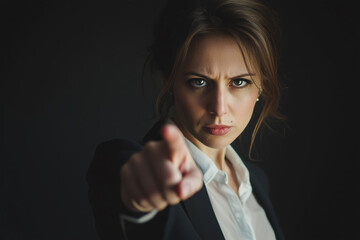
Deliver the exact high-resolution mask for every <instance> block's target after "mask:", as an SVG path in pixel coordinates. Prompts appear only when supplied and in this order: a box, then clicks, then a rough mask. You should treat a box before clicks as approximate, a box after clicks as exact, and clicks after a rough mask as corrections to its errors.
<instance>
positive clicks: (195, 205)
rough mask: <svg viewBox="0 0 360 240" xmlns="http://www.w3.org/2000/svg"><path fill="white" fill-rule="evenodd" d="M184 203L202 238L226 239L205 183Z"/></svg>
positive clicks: (210, 239)
mask: <svg viewBox="0 0 360 240" xmlns="http://www.w3.org/2000/svg"><path fill="white" fill-rule="evenodd" d="M182 204H183V207H184V209H185V212H186V214H187V215H188V217H189V219H190V221H191V222H192V224H193V226H194V228H195V230H196V231H197V233H198V234H199V235H200V237H201V239H209V240H212V239H213V240H221V239H225V238H224V236H223V234H222V231H221V229H220V226H219V223H218V221H217V219H216V216H215V213H214V210H213V208H212V206H211V203H210V199H209V195H208V193H207V190H206V187H205V185H204V186H203V187H202V189H201V190H200V191H199V192H197V193H196V194H194V195H193V196H192V197H191V198H189V199H187V200H185V201H183V202H182Z"/></svg>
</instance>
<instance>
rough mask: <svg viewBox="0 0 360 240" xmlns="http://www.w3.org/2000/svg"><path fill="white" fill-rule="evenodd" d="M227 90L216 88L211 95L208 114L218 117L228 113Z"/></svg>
mask: <svg viewBox="0 0 360 240" xmlns="http://www.w3.org/2000/svg"><path fill="white" fill-rule="evenodd" d="M226 97H227V96H226V89H223V88H221V87H217V88H214V89H213V91H212V92H211V93H210V94H209V101H208V112H209V113H210V114H211V115H215V116H218V117H221V116H224V115H225V114H226V113H227V99H226Z"/></svg>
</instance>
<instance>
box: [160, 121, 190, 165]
mask: <svg viewBox="0 0 360 240" xmlns="http://www.w3.org/2000/svg"><path fill="white" fill-rule="evenodd" d="M162 137H163V139H164V141H165V142H166V144H167V146H168V150H169V158H170V160H171V161H172V162H174V163H175V164H176V165H180V164H181V163H182V161H183V158H184V157H185V156H186V154H187V148H186V143H185V141H184V137H183V135H182V133H181V131H180V130H179V129H178V128H177V127H176V126H174V125H171V124H166V125H165V126H164V127H163V128H162Z"/></svg>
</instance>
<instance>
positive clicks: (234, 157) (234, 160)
mask: <svg viewBox="0 0 360 240" xmlns="http://www.w3.org/2000/svg"><path fill="white" fill-rule="evenodd" d="M185 141H186V144H187V146H188V148H189V150H190V153H191V155H192V157H193V159H194V160H195V162H196V164H197V165H198V167H199V168H200V170H201V172H202V173H203V180H204V183H205V185H208V184H209V183H210V182H211V181H212V180H214V181H219V179H225V180H223V181H222V182H223V183H224V182H226V183H227V177H224V176H225V174H224V172H223V171H221V170H219V169H218V168H217V166H216V164H215V163H214V162H213V161H212V160H211V159H210V158H209V157H208V156H207V155H206V154H205V153H203V152H202V151H201V150H200V149H199V148H197V147H196V146H195V145H194V144H193V143H192V142H190V141H189V140H188V139H187V138H185ZM225 156H226V158H227V159H228V160H229V161H230V162H231V164H232V165H233V167H234V170H235V172H236V175H237V180H238V182H239V183H240V185H239V189H238V192H239V198H240V200H241V201H242V202H245V201H246V200H247V199H248V198H249V197H250V195H251V192H252V187H251V183H250V177H249V171H248V169H247V168H246V166H245V165H244V163H243V162H242V160H241V158H240V157H239V155H238V154H237V153H236V151H235V150H234V149H233V148H232V146H231V145H228V146H227V147H226V153H225Z"/></svg>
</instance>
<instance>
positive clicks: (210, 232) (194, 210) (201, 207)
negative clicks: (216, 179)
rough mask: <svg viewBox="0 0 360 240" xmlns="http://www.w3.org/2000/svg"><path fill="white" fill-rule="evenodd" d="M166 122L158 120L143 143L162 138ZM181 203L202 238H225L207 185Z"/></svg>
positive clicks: (214, 239) (219, 239)
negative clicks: (162, 128) (161, 131)
mask: <svg viewBox="0 0 360 240" xmlns="http://www.w3.org/2000/svg"><path fill="white" fill-rule="evenodd" d="M166 122H167V121H166V120H160V121H158V122H157V123H156V124H155V125H154V126H153V127H152V128H151V129H150V131H149V132H148V133H147V134H146V135H145V137H144V138H143V141H142V142H143V144H145V143H146V142H148V141H151V140H161V134H160V130H161V127H162V126H163V125H164V124H165V123H166ZM181 204H182V206H183V208H184V210H185V212H186V214H187V216H188V217H189V219H190V221H191V223H192V224H193V226H194V228H195V230H196V231H197V233H198V234H199V236H200V237H201V239H206V240H224V239H225V238H224V236H223V234H222V231H221V229H220V226H219V223H218V221H217V219H216V216H215V213H214V210H213V208H212V206H211V203H210V199H209V195H208V193H207V190H206V187H205V185H204V186H203V187H202V189H201V190H200V191H199V192H197V193H195V194H194V195H193V196H192V197H190V198H189V199H187V200H185V201H182V202H181Z"/></svg>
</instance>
